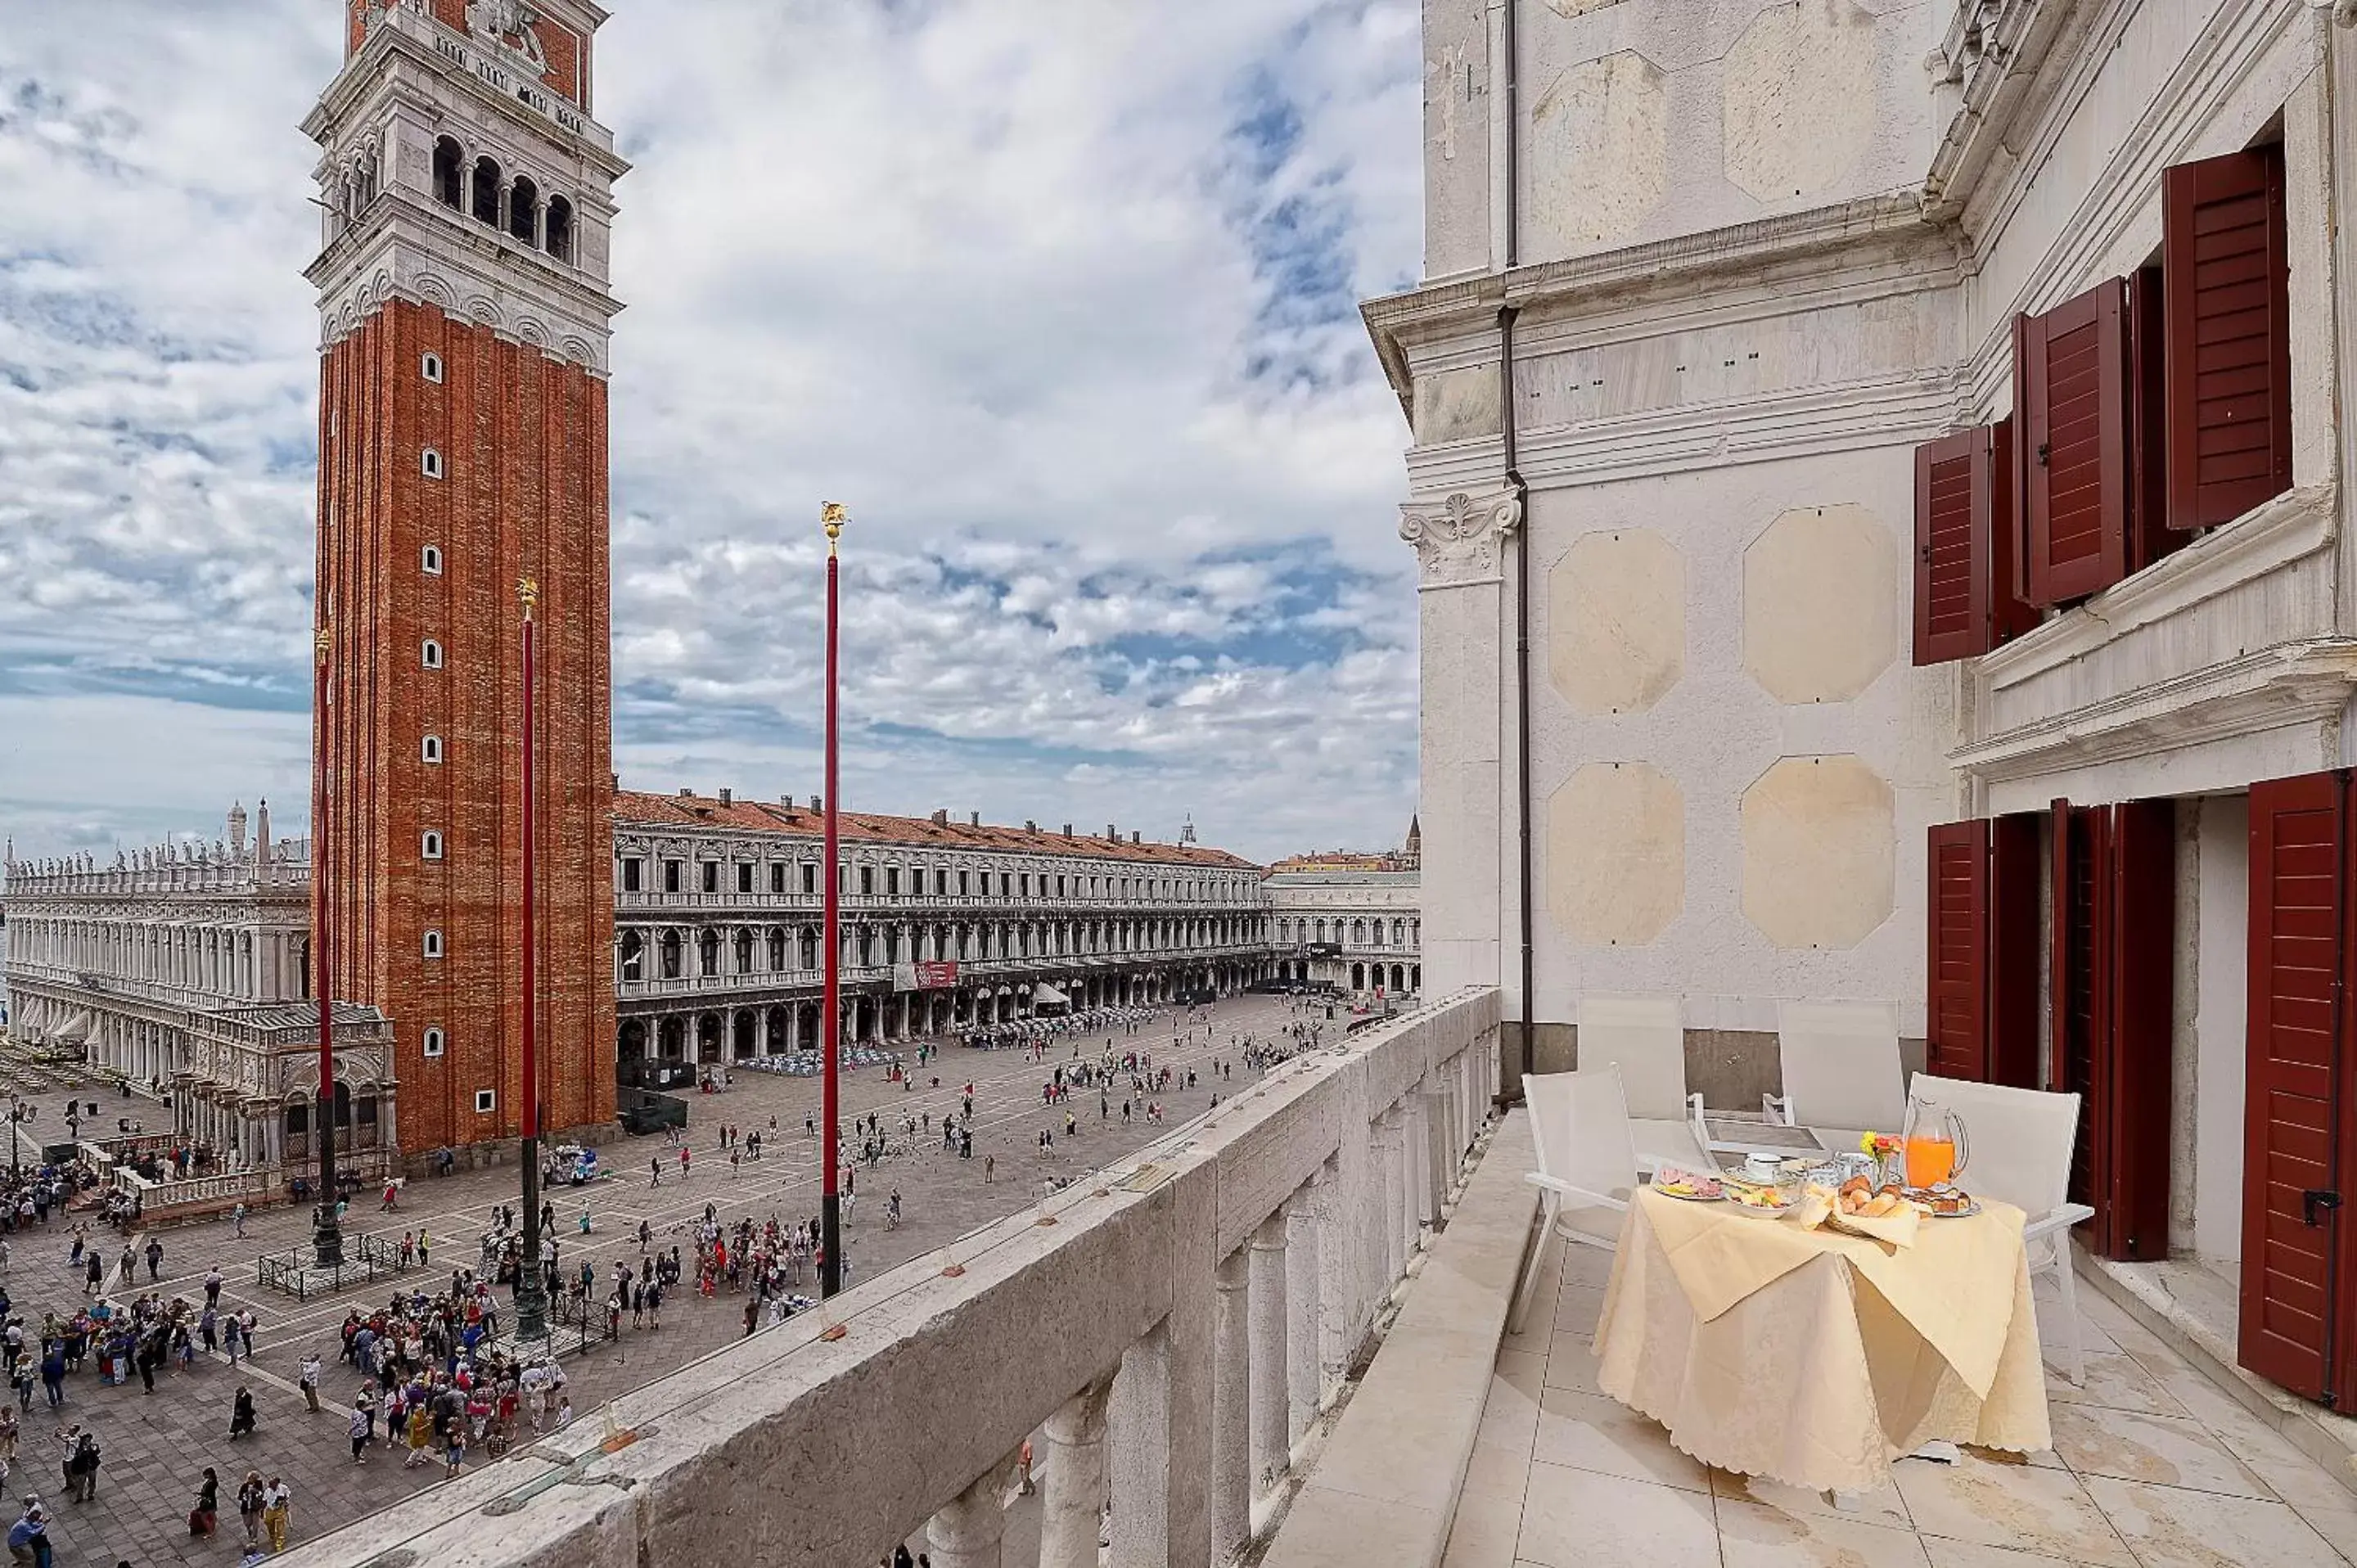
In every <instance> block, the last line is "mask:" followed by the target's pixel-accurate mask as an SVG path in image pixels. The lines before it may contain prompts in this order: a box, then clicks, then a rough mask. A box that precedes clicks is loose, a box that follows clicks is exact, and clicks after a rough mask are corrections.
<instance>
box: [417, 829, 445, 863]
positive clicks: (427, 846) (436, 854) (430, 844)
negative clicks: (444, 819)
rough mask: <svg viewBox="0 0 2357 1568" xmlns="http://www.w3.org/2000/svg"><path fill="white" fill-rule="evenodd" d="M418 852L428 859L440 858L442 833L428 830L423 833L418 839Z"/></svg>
mask: <svg viewBox="0 0 2357 1568" xmlns="http://www.w3.org/2000/svg"><path fill="white" fill-rule="evenodd" d="M418 853H419V854H422V855H424V856H425V858H426V859H428V860H439V859H441V858H442V835H441V834H440V833H437V832H430V831H429V832H426V833H425V834H424V835H423V836H422V837H421V838H420V839H419V841H418Z"/></svg>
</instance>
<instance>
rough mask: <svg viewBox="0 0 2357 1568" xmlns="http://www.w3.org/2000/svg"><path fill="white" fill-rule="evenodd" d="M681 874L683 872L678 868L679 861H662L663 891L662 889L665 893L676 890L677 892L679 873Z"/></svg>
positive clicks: (678, 888)
mask: <svg viewBox="0 0 2357 1568" xmlns="http://www.w3.org/2000/svg"><path fill="white" fill-rule="evenodd" d="M681 875H683V873H682V872H681V870H680V863H679V862H678V861H675V860H666V861H664V862H663V891H664V892H666V893H676V892H678V891H679V890H680V877H681Z"/></svg>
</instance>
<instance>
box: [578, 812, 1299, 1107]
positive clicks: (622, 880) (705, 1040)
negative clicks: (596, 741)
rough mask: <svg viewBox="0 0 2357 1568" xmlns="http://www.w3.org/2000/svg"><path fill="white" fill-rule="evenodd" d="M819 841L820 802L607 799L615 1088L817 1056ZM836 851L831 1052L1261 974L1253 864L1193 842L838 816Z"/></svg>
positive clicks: (1264, 967)
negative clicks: (838, 1040) (838, 994)
mask: <svg viewBox="0 0 2357 1568" xmlns="http://www.w3.org/2000/svg"><path fill="white" fill-rule="evenodd" d="M824 831H825V817H824V813H823V810H822V808H821V802H819V801H817V800H810V801H807V802H802V801H796V800H791V799H786V800H748V799H746V798H744V797H741V796H737V795H736V794H735V793H734V792H733V791H729V790H723V791H722V792H721V793H720V794H719V795H718V796H716V797H712V796H700V795H696V794H694V793H693V792H691V791H688V790H682V791H680V792H679V793H678V794H677V795H654V794H641V793H638V792H635V791H628V790H626V791H622V792H620V793H619V794H617V795H616V797H615V801H614V867H613V875H614V888H615V893H614V897H615V899H616V902H617V906H618V909H619V913H618V915H617V917H616V918H617V921H618V923H619V934H618V938H617V941H616V947H615V954H616V958H615V987H616V991H617V993H618V994H619V1004H620V1010H621V1020H620V1026H619V1035H618V1037H617V1047H616V1051H617V1057H618V1060H619V1070H620V1072H621V1074H622V1076H623V1077H624V1078H625V1079H630V1080H633V1081H636V1080H638V1079H644V1078H648V1077H650V1076H653V1077H662V1076H663V1075H662V1073H661V1072H660V1071H657V1072H655V1073H653V1074H650V1072H649V1071H648V1069H649V1067H650V1066H651V1065H653V1066H659V1064H663V1063H673V1064H676V1063H681V1062H694V1063H707V1062H732V1061H744V1060H748V1059H752V1058H759V1057H770V1056H777V1055H781V1054H784V1053H787V1052H791V1051H804V1050H816V1049H817V1048H818V1047H819V1044H820V1042H821V1041H822V1040H823V1039H824V1037H825V1036H824V1035H823V1032H822V1030H821V1027H820V1021H819V1020H820V1012H819V1007H820V986H821V962H822V954H823V947H822V943H823V918H824V909H823V904H824V896H823V886H824V885H823V881H822V880H821V878H822V876H823V869H822V868H823V865H824V860H823V853H824V838H823V833H824ZM841 840H842V854H841V859H840V863H839V865H840V876H841V880H842V913H841V922H842V924H841V934H842V942H843V955H842V956H843V966H842V980H843V1003H842V1007H843V1027H844V1037H845V1040H847V1041H851V1042H856V1043H877V1044H888V1043H891V1042H896V1041H900V1040H907V1039H913V1038H920V1037H934V1038H938V1037H941V1036H951V1035H954V1034H956V1033H958V1032H960V1031H972V1030H983V1029H987V1028H988V1027H990V1026H993V1025H996V1024H1005V1023H1009V1022H1012V1021H1014V1020H1015V1019H1017V1018H1026V1017H1030V1016H1033V1015H1054V1014H1058V1013H1066V1012H1073V1011H1082V1010H1085V1009H1088V1008H1092V1007H1099V1006H1106V1005H1157V1004H1168V1003H1172V1002H1177V1001H1182V1000H1188V999H1191V998H1194V997H1198V996H1219V995H1228V994H1232V993H1234V992H1236V991H1239V990H1241V989H1243V987H1244V986H1246V985H1247V984H1250V983H1253V982H1255V981H1258V980H1261V979H1264V978H1265V977H1266V976H1267V975H1269V974H1270V973H1271V972H1272V970H1273V964H1272V961H1271V955H1270V951H1269V945H1268V944H1269V917H1268V912H1267V910H1266V909H1265V907H1264V905H1263V902H1262V898H1261V886H1260V868H1259V867H1258V866H1256V865H1253V864H1252V863H1251V862H1249V861H1246V860H1243V859H1240V858H1238V857H1237V856H1235V855H1233V854H1229V853H1228V852H1226V851H1225V850H1220V849H1213V848H1211V847H1209V846H1207V845H1203V844H1200V843H1194V842H1193V839H1192V834H1191V830H1190V831H1189V832H1188V833H1186V834H1185V835H1184V836H1182V838H1181V840H1180V842H1179V843H1155V842H1152V841H1149V840H1148V839H1146V836H1145V834H1144V833H1142V832H1137V831H1135V830H1133V831H1131V832H1129V833H1127V834H1126V835H1125V834H1124V833H1123V832H1121V831H1120V829H1119V827H1118V826H1117V825H1115V824H1111V823H1108V824H1107V825H1106V827H1105V828H1104V830H1103V832H1102V833H1097V832H1086V831H1082V832H1075V831H1074V829H1073V827H1072V825H1071V823H1064V824H1062V825H1061V826H1060V829H1054V828H1051V829H1042V828H1041V827H1040V826H1039V824H1038V823H1037V822H1025V823H1024V824H1023V825H1022V826H1021V827H1019V828H1015V827H1000V826H996V825H993V824H988V823H985V822H983V821H982V820H981V817H980V815H979V814H978V813H973V812H969V813H967V814H966V815H965V816H964V817H963V818H952V816H951V814H950V813H949V812H948V811H935V812H934V813H933V814H932V815H931V816H930V817H898V816H888V815H880V814H877V813H875V812H869V811H845V812H843V813H841Z"/></svg>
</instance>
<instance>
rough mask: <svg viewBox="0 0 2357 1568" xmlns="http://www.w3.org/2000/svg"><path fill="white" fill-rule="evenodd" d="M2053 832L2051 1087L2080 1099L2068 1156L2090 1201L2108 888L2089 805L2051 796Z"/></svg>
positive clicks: (2077, 1191)
mask: <svg viewBox="0 0 2357 1568" xmlns="http://www.w3.org/2000/svg"><path fill="white" fill-rule="evenodd" d="M2050 824H2051V831H2052V832H2053V835H2054V850H2053V878H2054V897H2053V905H2052V915H2053V927H2052V937H2051V941H2050V961H2051V965H2052V968H2051V972H2050V979H2049V984H2048V989H2047V1008H2048V1028H2047V1040H2048V1045H2049V1048H2050V1052H2051V1055H2050V1057H2049V1058H2048V1061H2047V1069H2046V1086H2047V1087H2048V1088H2049V1089H2053V1090H2063V1091H2065V1092H2068V1093H2073V1094H2076V1095H2078V1096H2079V1097H2080V1100H2079V1135H2078V1139H2077V1141H2076V1147H2075V1148H2074V1150H2073V1152H2072V1156H2071V1197H2072V1201H2073V1202H2076V1203H2086V1204H2093V1202H2094V1197H2095V1192H2096V1184H2095V1177H2094V1171H2095V1157H2096V1150H2095V1081H2094V1079H2095V1042H2096V1041H2097V1040H2098V1039H2099V1038H2101V1037H2102V1036H2103V1033H2104V1018H2103V1014H2104V1007H2105V1005H2106V1004H2107V1001H2108V997H2107V995H2106V987H2105V986H2104V983H2103V978H2104V977H2103V976H2102V975H2101V974H2100V973H2099V969H2100V967H2101V965H2102V962H2103V953H2104V944H2103V941H2102V940H2101V916H2100V912H2099V911H2098V909H2097V908H2096V902H2097V895H2098V893H2099V891H2100V889H2101V887H2102V886H2103V881H2104V878H2103V876H2102V865H2101V851H2102V845H2103V836H2102V834H2101V833H2099V832H2097V831H2096V828H2097V822H2096V813H2095V811H2094V810H2093V808H2092V807H2087V806H2073V805H2072V804H2071V802H2070V801H2068V800H2057V801H2055V802H2054V806H2053V810H2052V815H2051V818H2050Z"/></svg>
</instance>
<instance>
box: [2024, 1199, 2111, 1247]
mask: <svg viewBox="0 0 2357 1568" xmlns="http://www.w3.org/2000/svg"><path fill="white" fill-rule="evenodd" d="M2094 1217H2095V1211H2094V1210H2093V1209H2092V1208H2088V1207H2087V1206H2086V1205H2085V1204H2083V1203H2062V1204H2057V1205H2056V1206H2055V1207H2053V1208H2050V1209H2048V1210H2047V1211H2046V1212H2045V1213H2043V1214H2041V1215H2039V1216H2038V1217H2037V1218H2036V1219H2032V1220H2030V1221H2029V1223H2028V1224H2026V1225H2024V1226H2023V1227H2022V1228H2021V1239H2022V1240H2024V1241H2036V1240H2040V1239H2042V1238H2044V1237H2047V1236H2051V1235H2052V1234H2053V1233H2054V1232H2055V1231H2057V1230H2069V1229H2070V1228H2071V1227H2072V1226H2073V1225H2076V1224H2078V1223H2079V1222H2080V1221H2081V1220H2083V1219H2093V1218H2094Z"/></svg>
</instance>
